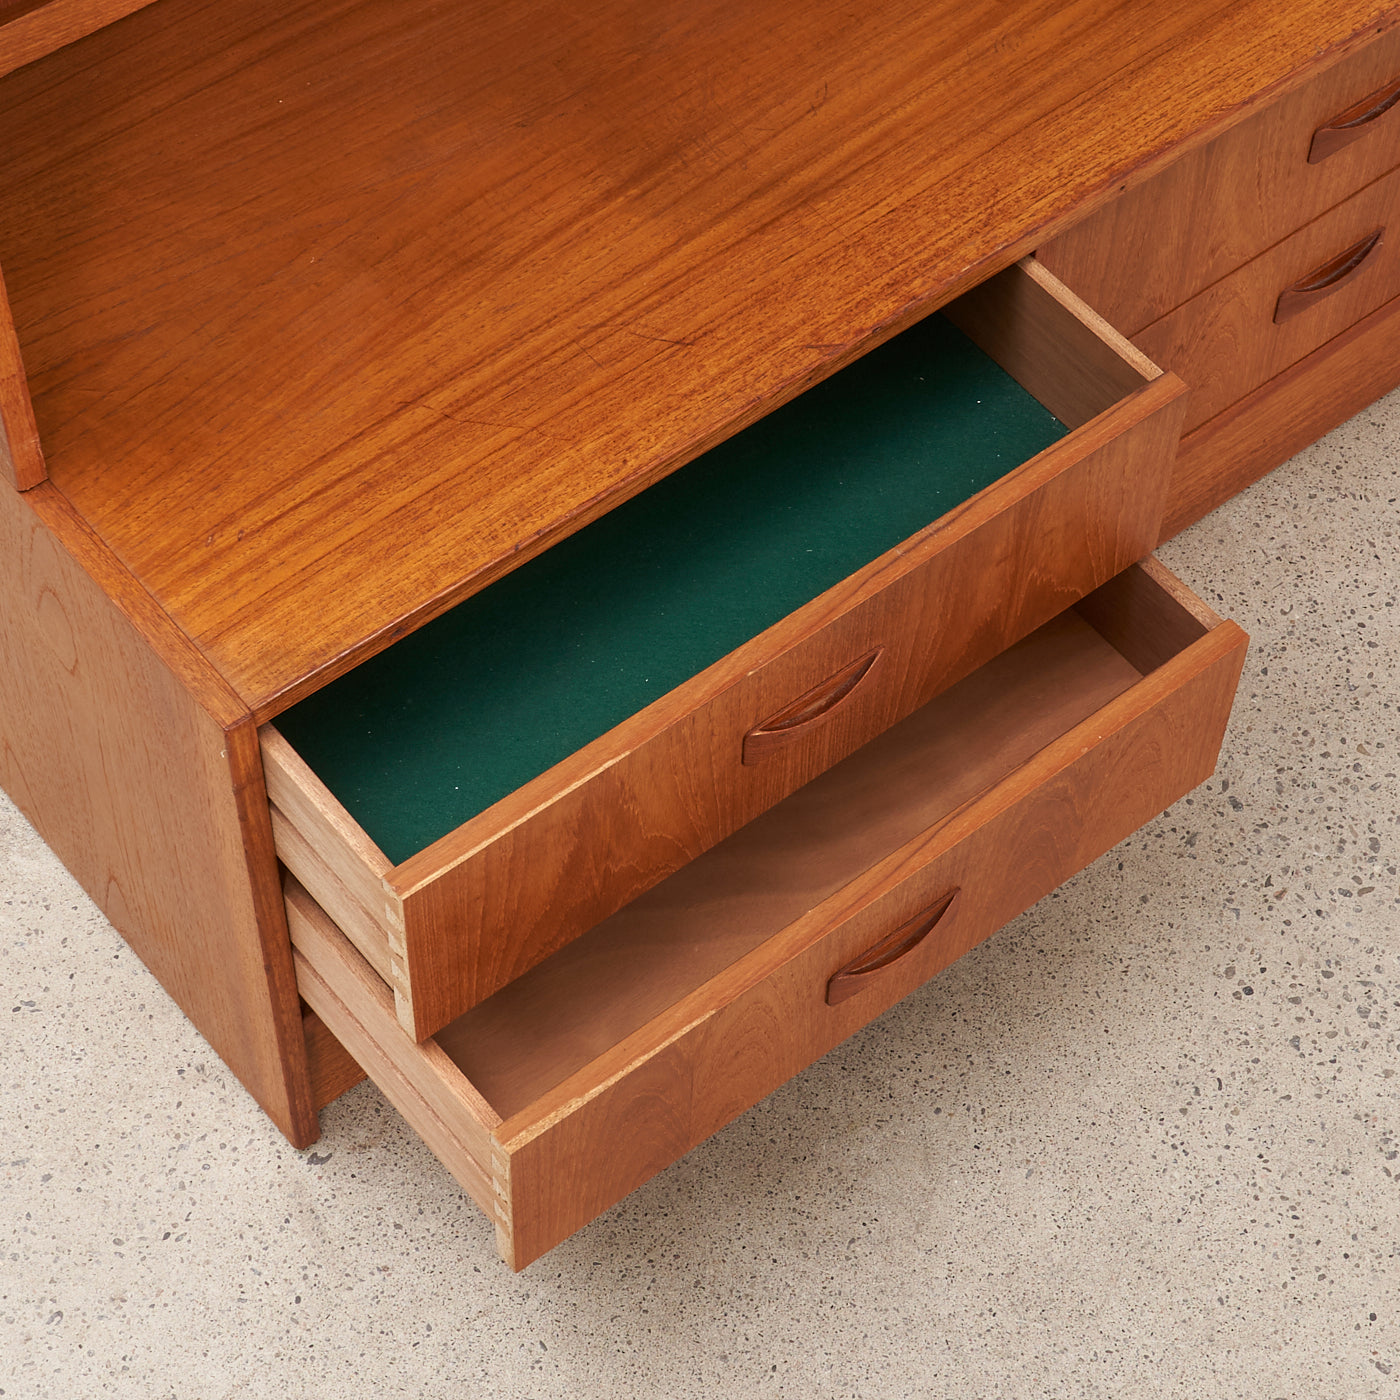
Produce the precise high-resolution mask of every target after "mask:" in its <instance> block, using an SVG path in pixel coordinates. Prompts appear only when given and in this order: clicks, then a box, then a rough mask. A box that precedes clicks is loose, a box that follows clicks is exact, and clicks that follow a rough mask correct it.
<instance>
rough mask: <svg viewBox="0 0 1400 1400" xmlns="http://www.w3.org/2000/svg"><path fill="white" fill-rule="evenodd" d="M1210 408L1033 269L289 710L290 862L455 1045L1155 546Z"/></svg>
mask: <svg viewBox="0 0 1400 1400" xmlns="http://www.w3.org/2000/svg"><path fill="white" fill-rule="evenodd" d="M955 327H956V329H955ZM964 337H966V339H965V338H964ZM974 347H980V350H979V349H977V348H974ZM988 357H989V358H988ZM998 366H1000V368H998ZM1003 371H1004V372H1005V373H1004V372H1003ZM1008 376H1009V377H1008ZM1183 394H1184V390H1183V388H1182V386H1181V384H1180V383H1179V381H1177V380H1175V379H1174V378H1173V377H1171V376H1164V375H1161V373H1160V372H1159V371H1158V370H1157V369H1156V368H1155V367H1154V366H1152V365H1151V363H1150V362H1148V361H1147V360H1145V359H1144V357H1143V356H1142V355H1141V354H1140V353H1139V352H1137V351H1136V350H1134V349H1133V348H1132V347H1131V346H1130V345H1128V344H1127V343H1126V342H1125V341H1124V340H1123V339H1122V338H1121V337H1120V336H1118V335H1117V334H1116V333H1115V332H1114V331H1112V330H1111V329H1110V328H1109V327H1108V326H1106V325H1105V324H1104V323H1103V322H1102V320H1101V319H1100V318H1099V317H1097V316H1096V315H1095V314H1094V313H1093V312H1092V311H1090V310H1089V309H1088V308H1087V307H1085V306H1084V305H1083V303H1081V302H1080V301H1079V300H1078V299H1077V298H1076V297H1074V296H1073V295H1072V294H1071V293H1069V292H1067V291H1066V290H1065V289H1064V287H1062V286H1061V285H1060V284H1059V283H1058V282H1057V281H1056V280H1055V279H1054V278H1053V277H1052V276H1050V275H1049V274H1048V273H1046V272H1045V271H1044V269H1043V268H1041V267H1039V266H1038V265H1037V264H1035V263H1034V262H1033V261H1031V260H1027V261H1026V262H1024V263H1022V264H1020V265H1018V266H1016V267H1014V268H1011V269H1008V270H1007V271H1006V272H1005V273H1003V274H1001V275H1000V276H998V277H997V278H994V279H993V280H992V281H990V282H989V283H987V284H985V285H984V286H982V287H980V288H978V289H976V290H975V291H974V292H972V293H970V294H969V295H968V296H966V297H964V298H962V299H961V300H960V301H959V302H957V303H955V304H954V305H952V306H951V307H949V308H947V313H946V320H945V319H943V318H939V319H937V320H935V321H934V322H931V323H927V324H924V325H922V326H919V327H916V328H915V329H914V330H913V331H912V332H910V333H908V334H907V335H906V336H904V337H900V338H899V340H897V341H894V342H891V343H890V344H889V345H888V346H886V347H884V348H882V349H881V350H880V351H877V352H875V353H874V354H873V355H871V356H869V357H867V358H866V359H865V360H863V361H861V362H859V363H858V364H857V365H855V366H853V367H852V368H851V369H850V370H848V371H846V372H844V373H843V374H842V375H839V376H837V377H836V378H834V379H832V380H829V381H827V382H826V383H825V384H823V385H822V386H819V388H818V389H817V390H815V391H813V392H812V393H811V394H809V395H807V396H805V397H804V398H803V399H801V400H798V401H796V402H795V403H794V404H793V405H789V406H788V408H786V409H784V410H782V411H781V413H779V414H775V415H774V416H773V417H772V418H770V419H768V420H765V421H764V422H763V423H762V424H760V425H759V427H758V428H757V429H756V430H750V432H749V433H748V434H744V435H741V437H740V438H738V439H735V440H734V441H733V442H732V443H731V444H726V446H725V447H724V448H723V449H720V450H719V451H717V452H715V453H712V454H710V455H709V456H707V457H704V458H701V459H699V460H698V461H696V462H695V463H693V464H692V465H691V466H689V467H687V468H684V469H683V470H682V471H681V472H680V473H677V474H676V475H675V476H673V477H671V478H668V479H667V480H666V481H664V482H662V483H661V484H660V485H659V486H657V487H654V488H652V490H651V491H649V492H647V493H646V494H645V495H644V496H643V497H640V498H638V499H637V500H635V501H633V502H629V503H628V504H627V505H625V506H623V507H621V508H619V509H618V510H616V511H614V512H613V513H612V514H611V515H609V516H606V517H604V518H603V519H602V520H601V521H599V522H597V523H596V524H595V525H593V526H590V527H589V528H588V529H587V530H585V531H583V532H580V534H579V535H577V536H575V537H573V538H572V539H570V540H569V541H566V542H565V544H564V545H562V546H557V547H556V548H555V549H553V550H551V551H549V552H548V553H546V554H545V555H543V556H541V557H540V558H539V559H537V560H534V561H531V562H530V563H529V564H527V565H524V566H522V568H521V569H519V570H517V571H516V573H515V574H513V575H510V576H508V578H507V579H505V580H503V581H502V582H501V583H499V584H496V585H494V586H493V587H492V588H491V589H488V590H486V591H485V592H484V593H482V594H479V595H477V596H476V597H475V598H473V599H470V600H468V602H467V603H466V604H463V605H462V606H460V607H459V608H458V609H456V610H454V611H453V612H452V613H449V614H447V615H445V616H444V617H443V618H442V619H440V620H439V621H438V622H436V623H433V624H431V625H430V626H429V627H427V628H424V629H422V630H421V631H420V632H418V633H416V634H414V635H413V636H412V637H410V638H409V639H407V641H406V642H403V643H400V644H399V645H398V646H396V647H394V648H391V649H390V650H389V651H388V652H386V653H384V654H383V655H382V656H380V657H378V658H376V659H375V660H374V661H372V662H371V663H368V664H367V665H365V666H363V667H361V668H360V669H359V670H357V671H355V672H352V673H351V674H350V675H348V676H346V677H344V678H342V679H341V680H340V681H337V682H335V683H334V684H332V685H331V686H329V687H327V688H326V689H325V690H324V691H322V692H320V693H319V694H318V695H317V696H315V697H313V698H312V699H311V700H310V701H309V702H305V703H304V704H303V705H302V706H300V707H297V708H295V709H293V710H292V711H289V712H288V713H287V714H286V715H284V716H283V717H281V718H280V719H279V721H278V724H277V726H276V727H273V726H271V725H269V726H267V727H265V729H264V731H263V751H264V757H265V761H266V768H267V776H268V790H269V794H270V796H271V799H272V802H273V806H274V813H273V815H274V830H275V832H276V836H277V845H278V853H279V855H280V856H281V858H282V860H283V861H284V862H285V863H286V865H287V866H288V867H289V868H290V869H291V870H292V871H293V872H294V873H295V874H296V876H297V877H298V879H300V880H301V881H302V883H303V884H304V885H305V886H306V887H307V888H308V889H309V890H310V891H311V893H312V894H313V895H314V896H315V898H316V899H317V900H318V901H319V903H320V904H321V905H322V906H323V907H324V908H326V909H327V910H328V911H329V912H330V913H331V915H332V916H333V917H334V918H335V919H336V921H337V922H338V923H339V924H340V926H341V927H342V928H343V929H344V930H345V931H346V933H347V934H348V935H349V936H350V937H351V938H352V939H353V940H354V941H355V943H356V946H358V947H359V948H360V950H361V952H362V953H363V954H364V955H365V957H366V958H367V959H368V960H369V962H370V963H371V964H372V965H373V966H374V967H375V968H376V969H377V970H378V971H379V973H380V975H381V976H383V977H384V979H385V980H386V981H387V982H389V983H390V984H391V986H392V987H393V989H394V993H395V997H396V1001H397V1006H398V1013H399V1017H400V1020H401V1022H402V1024H403V1025H404V1027H405V1028H406V1029H408V1030H409V1031H410V1032H411V1033H412V1034H413V1035H414V1036H415V1037H416V1038H422V1037H423V1036H426V1035H429V1034H431V1033H433V1032H434V1031H435V1030H437V1029H439V1028H440V1027H441V1026H443V1025H445V1024H446V1023H447V1022H448V1021H450V1020H452V1019H453V1018H454V1017H456V1016H458V1015H460V1014H461V1013H462V1012H463V1011H465V1010H467V1009H468V1008H470V1007H471V1006H473V1005H475V1004H476V1003H477V1002H479V1001H481V1000H482V999H483V998H484V997H486V996H488V995H490V994H491V993H492V992H493V991H495V990H496V989H497V988H499V987H501V986H503V985H505V984H506V983H508V982H510V981H512V980H513V979H514V978H516V977H518V976H520V975H521V974H522V973H523V972H525V971H526V970H528V969H529V968H530V967H533V966H534V965H535V964H536V963H538V962H540V961H541V960H542V959H543V958H545V957H546V956H548V955H549V954H550V953H552V952H553V951H555V950H556V949H558V948H560V947H562V946H564V945H565V944H567V943H568V942H570V941H571V940H572V939H574V938H576V937H577V936H578V935H579V934H581V933H583V932H584V931H586V930H587V929H589V928H591V927H592V926H594V925H595V924H597V923H598V922H599V921H600V920H601V919H603V918H606V917H607V916H608V915H609V914H611V913H613V912H614V911H615V910H617V909H618V908H620V907H621V906H622V905H623V904H625V903H627V902H628V901H629V900H631V899H633V898H634V897H635V896H637V895H638V894H640V893H641V892H643V891H644V890H646V889H649V888H650V887H652V886H653V885H655V884H656V883H657V882H658V881H660V880H662V879H663V878H665V877H666V876H667V875H669V874H670V873H672V872H673V871H675V870H677V869H679V868H680V867H681V866H683V865H684V864H686V863H687V862H688V861H690V860H692V859H694V858H695V857H696V856H697V855H699V854H700V853H701V852H703V851H705V850H707V849H709V848H710V847H711V846H713V845H714V844H715V843H716V842H718V841H720V840H722V839H723V838H724V837H725V836H727V835H729V834H730V833H731V832H733V831H735V830H736V829H737V828H738V827H740V826H742V825H743V824H744V823H746V822H748V821H749V820H751V819H752V818H753V817H755V816H757V815H758V814H759V813H761V812H763V811H765V810H767V809H768V808H769V807H771V806H773V805H774V804H775V803H776V802H778V801H780V800H781V799H782V798H783V797H785V796H786V795H787V794H789V793H791V792H792V791H794V790H795V789H796V788H797V787H799V786H801V785H802V784H803V783H805V782H807V781H808V780H810V779H811V778H812V777H814V776H815V775H816V774H818V773H820V772H822V771H823V770H824V769H826V768H828V767H829V766H830V765H831V764H833V763H835V762H837V761H838V760H839V759H841V758H843V757H845V756H846V755H847V754H849V753H850V752H852V751H853V750H854V749H855V748H857V747H858V746H860V745H861V744H864V743H865V742H867V741H868V740H869V739H871V738H873V737H874V736H875V735H877V734H879V733H880V732H882V731H883V730H884V729H886V728H888V727H889V726H890V725H891V724H893V723H895V722H896V721H897V720H899V719H901V718H903V717H904V716H905V715H907V714H909V713H910V712H912V711H913V710H914V709H916V708H918V707H919V706H920V705H922V704H924V703H926V702H927V701H928V700H929V699H931V698H932V697H933V696H934V695H936V694H937V693H939V692H940V691H942V690H943V689H945V688H946V687H948V686H950V685H952V684H953V683H954V682H956V681H957V680H959V679H961V678H962V677H963V676H965V675H967V674H968V673H970V672H971V671H972V670H974V669H975V668H976V667H977V666H979V665H981V664H982V663H983V662H985V661H987V660H988V659H989V658H990V657H992V656H995V655H997V654H998V653H1000V652H1001V651H1003V650H1004V649H1005V648H1006V647H1007V646H1009V645H1010V644H1012V643H1013V642H1015V641H1016V640H1018V639H1019V638H1021V637H1023V636H1025V635H1026V634H1028V633H1029V632H1030V631H1032V630H1033V629H1035V628H1036V627H1038V626H1040V625H1041V624H1042V623H1043V622H1045V621H1046V620H1047V619H1048V618H1050V617H1052V616H1054V615H1055V614H1056V613H1058V612H1060V611H1061V610H1062V609H1063V608H1065V607H1066V606H1068V605H1069V604H1071V603H1073V602H1074V601H1075V600H1076V599H1078V598H1081V597H1083V596H1084V595H1085V594H1087V593H1088V592H1090V591H1091V590H1092V589H1094V588H1095V587H1097V586H1098V585H1099V584H1101V583H1103V582H1104V581H1105V580H1107V579H1108V578H1111V577H1112V576H1113V575H1115V574H1116V573H1118V572H1119V571H1120V570H1122V569H1123V568H1125V567H1127V566H1128V565H1129V564H1131V563H1132V562H1134V561H1135V560H1137V559H1139V558H1141V557H1142V556H1143V555H1145V554H1146V553H1147V552H1148V551H1149V550H1150V548H1151V547H1152V544H1153V543H1154V541H1155V539H1156V534H1157V530H1158V527H1159V522H1160V516H1161V510H1162V502H1163V497H1164V492H1165V487H1166V483H1167V480H1168V477H1169V474H1170V464H1171V459H1172V455H1173V453H1174V450H1175V445H1176V440H1177V436H1178V433H1179V428H1180V422H1181V416H1182V411H1183V408H1184V401H1183ZM1052 415H1053V417H1052Z"/></svg>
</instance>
